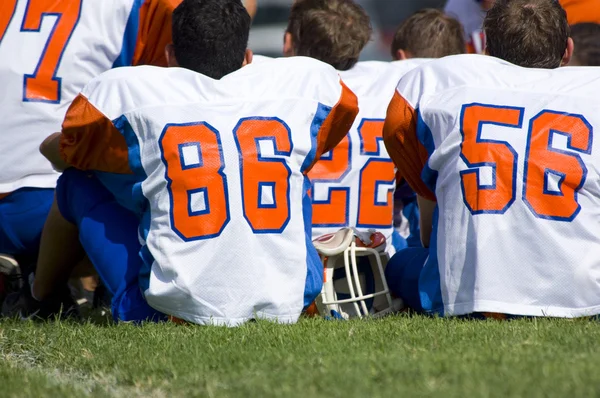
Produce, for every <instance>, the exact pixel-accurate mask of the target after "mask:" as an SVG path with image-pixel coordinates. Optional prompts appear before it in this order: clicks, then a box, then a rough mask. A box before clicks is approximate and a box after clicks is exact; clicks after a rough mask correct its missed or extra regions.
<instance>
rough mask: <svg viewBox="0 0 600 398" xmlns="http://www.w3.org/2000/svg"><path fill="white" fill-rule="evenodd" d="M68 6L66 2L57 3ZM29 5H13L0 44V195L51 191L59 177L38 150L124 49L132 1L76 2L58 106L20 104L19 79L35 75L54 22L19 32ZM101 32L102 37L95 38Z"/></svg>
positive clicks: (22, 2)
mask: <svg viewBox="0 0 600 398" xmlns="http://www.w3.org/2000/svg"><path fill="white" fill-rule="evenodd" d="M61 1H67V0H61ZM28 3H29V2H28V1H26V0H19V1H17V6H16V10H15V13H14V15H13V17H12V19H11V22H10V24H9V26H8V29H7V31H6V33H5V35H4V36H3V37H2V40H1V41H0V79H1V81H2V94H0V109H2V117H1V118H0V132H2V138H3V144H2V147H1V148H0V193H4V192H12V191H15V190H17V189H19V188H22V187H38V188H54V187H55V185H56V179H57V178H58V175H59V174H58V173H57V172H55V171H54V170H53V169H52V166H51V165H50V163H49V162H48V161H47V160H46V159H45V158H44V157H43V156H42V155H41V154H40V153H39V145H40V144H41V143H42V141H43V140H44V139H45V138H46V137H47V136H49V135H50V134H52V133H55V132H58V131H60V126H61V123H62V121H63V118H64V116H65V113H66V111H67V108H68V106H69V104H70V103H71V101H72V100H73V98H75V96H76V95H77V94H78V93H79V91H80V90H81V88H83V86H84V85H85V84H86V83H87V82H88V81H89V80H91V79H92V78H93V77H95V76H97V75H98V74H100V73H101V72H103V71H105V70H108V69H110V68H111V67H112V65H113V63H114V61H115V59H116V58H117V56H118V55H119V53H120V52H121V49H122V46H123V34H124V32H125V26H126V24H127V20H128V18H129V14H130V12H131V9H132V4H133V0H102V1H83V2H81V13H80V17H79V21H78V23H77V25H76V26H75V28H74V30H73V32H72V36H71V37H70V39H69V41H68V42H67V44H66V46H65V49H64V53H63V55H62V58H61V61H60V63H59V65H58V68H57V70H56V77H57V78H60V79H61V88H60V102H59V103H47V102H35V101H24V100H23V97H24V88H23V87H24V84H23V82H24V77H25V75H31V74H33V73H34V71H35V70H36V67H37V65H38V63H39V61H40V58H41V56H42V53H43V52H44V51H45V50H44V49H45V46H46V44H47V42H48V41H49V38H50V33H51V31H52V30H53V29H54V28H55V26H56V25H57V23H56V20H57V17H56V16H53V15H47V16H44V17H43V18H42V21H41V27H40V31H39V32H35V31H23V30H22V29H21V26H22V23H23V19H24V15H25V10H26V7H27V4H28ZM99 32H101V34H99Z"/></svg>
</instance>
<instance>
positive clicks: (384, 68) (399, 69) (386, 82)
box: [340, 59, 430, 97]
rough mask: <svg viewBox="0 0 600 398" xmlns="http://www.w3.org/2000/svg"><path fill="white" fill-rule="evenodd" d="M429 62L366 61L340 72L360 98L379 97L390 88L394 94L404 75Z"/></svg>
mask: <svg viewBox="0 0 600 398" xmlns="http://www.w3.org/2000/svg"><path fill="white" fill-rule="evenodd" d="M428 61H430V60H427V59H411V60H404V61H394V62H382V61H364V62H359V63H357V64H356V65H355V66H354V67H353V68H352V69H350V70H347V71H343V72H340V76H341V77H342V80H343V81H344V83H346V84H347V85H348V87H350V89H351V90H352V91H354V92H355V93H356V94H357V95H358V96H359V97H373V96H375V97H379V96H381V95H382V93H386V92H388V91H389V90H390V87H391V90H392V91H391V93H393V88H395V87H396V85H397V84H398V81H399V80H400V78H401V77H402V76H403V75H404V74H406V73H407V72H409V71H411V70H412V69H414V68H416V67H418V66H419V65H421V64H423V63H425V62H428Z"/></svg>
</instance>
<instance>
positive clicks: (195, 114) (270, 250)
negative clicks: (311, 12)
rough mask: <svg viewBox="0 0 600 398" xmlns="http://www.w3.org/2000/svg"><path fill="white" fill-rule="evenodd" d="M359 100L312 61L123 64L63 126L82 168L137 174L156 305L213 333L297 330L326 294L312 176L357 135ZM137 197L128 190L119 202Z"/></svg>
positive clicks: (97, 83) (68, 150) (147, 276)
mask: <svg viewBox="0 0 600 398" xmlns="http://www.w3.org/2000/svg"><path fill="white" fill-rule="evenodd" d="M357 112H358V105H357V101H356V97H355V96H354V94H353V93H352V92H351V91H350V90H349V89H348V88H346V87H345V86H344V85H343V84H342V83H341V80H340V78H339V76H338V74H337V72H336V71H335V70H334V69H333V68H331V67H330V66H328V65H326V64H324V63H322V62H320V61H316V60H313V59H310V58H300V57H298V58H290V59H281V60H272V61H270V62H266V63H262V64H259V65H249V66H246V67H244V68H242V69H241V70H239V71H237V72H234V73H232V74H230V75H228V76H225V77H224V78H222V79H221V80H218V81H217V80H213V79H210V78H207V77H204V76H202V75H200V74H198V73H195V72H192V71H190V70H186V69H182V68H164V69H163V68H153V67H137V68H120V69H116V70H114V71H110V72H107V73H106V74H104V75H103V76H101V77H99V78H98V79H95V80H94V81H92V82H91V83H90V84H89V85H88V86H87V87H86V89H85V90H84V91H83V93H82V95H80V96H79V97H78V98H77V99H76V100H75V101H74V102H73V105H72V106H71V108H70V110H69V112H68V113H67V117H66V119H65V124H64V126H63V135H62V138H63V139H62V148H63V154H64V157H65V159H66V160H67V162H68V163H70V164H72V165H74V166H76V167H79V168H82V169H92V170H98V171H104V172H108V173H127V172H129V171H132V172H133V173H135V175H136V176H137V177H138V180H139V181H140V183H141V185H137V186H136V187H134V188H133V189H130V190H129V192H133V194H134V195H133V196H134V197H133V199H132V201H133V202H135V203H133V204H131V203H130V204H128V207H134V208H141V209H145V213H144V215H143V218H142V222H141V225H140V235H141V237H142V239H143V240H144V242H145V245H144V247H143V249H142V253H141V255H142V258H143V259H144V262H145V264H146V269H145V270H144V271H143V272H142V274H141V275H140V283H141V285H142V289H143V291H144V294H145V297H146V299H147V301H148V303H149V304H150V305H151V306H153V307H155V308H156V309H158V310H159V311H162V312H164V313H166V314H169V315H173V316H176V317H178V318H182V319H185V320H188V321H190V322H195V323H200V324H207V323H216V324H226V325H237V324H239V323H242V322H244V321H246V320H248V319H252V318H256V317H259V318H267V319H273V320H278V321H280V322H295V321H296V320H297V319H298V316H299V315H300V313H301V311H302V309H303V308H304V307H306V306H308V305H310V303H311V302H312V301H313V300H314V298H315V297H316V296H317V294H318V293H319V292H320V290H321V285H322V278H323V266H322V264H321V261H320V259H319V257H318V255H317V253H316V250H315V249H314V247H313V245H312V241H311V236H310V231H311V224H310V213H311V204H310V197H309V195H308V189H309V187H310V186H309V183H308V178H307V177H306V173H307V172H308V171H309V170H310V168H311V167H312V166H313V163H314V162H315V160H316V159H317V158H318V156H320V154H321V153H323V152H324V151H326V150H329V149H330V148H332V147H334V146H335V145H336V144H337V143H338V142H339V141H340V140H341V139H342V138H343V137H344V136H345V135H346V133H347V131H348V129H349V128H350V126H351V125H352V122H353V121H354V117H355V116H356V113H357ZM116 196H117V197H121V198H123V197H124V196H125V195H123V193H119V192H117V193H116Z"/></svg>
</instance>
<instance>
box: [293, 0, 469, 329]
mask: <svg viewBox="0 0 600 398" xmlns="http://www.w3.org/2000/svg"><path fill="white" fill-rule="evenodd" d="M308 27H311V29H309V28H308ZM306 32H310V33H306ZM370 33H371V27H370V22H369V17H368V16H367V15H366V14H365V12H364V11H363V10H362V8H361V7H360V6H358V5H357V4H355V3H354V2H352V1H347V0H307V1H302V2H297V3H296V4H295V5H294V6H293V8H292V11H291V14H290V21H289V25H288V29H287V34H286V36H285V49H284V52H285V53H286V54H288V55H301V56H310V57H313V58H317V59H319V60H321V61H324V62H327V63H329V64H330V65H332V66H334V67H335V68H336V69H338V70H340V75H341V76H342V79H343V80H344V82H345V83H346V84H348V86H349V87H350V89H351V90H352V91H353V92H354V93H355V94H356V95H357V96H358V100H359V107H360V112H359V115H358V117H357V119H356V121H355V123H354V125H353V126H352V128H351V129H350V131H349V133H348V135H347V136H346V137H344V139H343V140H342V141H341V142H340V144H338V145H337V146H336V147H335V149H333V150H332V151H330V152H329V153H328V154H326V155H325V156H323V158H321V160H319V161H318V162H317V164H316V165H315V167H314V168H313V170H312V171H311V172H310V173H309V177H310V179H311V183H312V195H313V217H312V223H313V233H312V237H313V240H317V239H319V238H320V239H319V241H318V242H316V246H317V247H318V248H319V249H321V252H322V253H325V252H327V262H326V265H327V268H328V270H327V274H326V277H325V279H326V283H325V287H324V290H323V302H324V303H326V306H327V307H328V310H327V311H325V312H326V313H327V314H328V315H329V314H333V315H334V316H342V317H349V316H365V315H367V314H369V313H373V312H385V311H386V310H389V309H390V308H389V307H390V305H389V304H390V301H389V300H385V298H386V297H385V296H386V294H385V293H386V292H387V286H386V285H385V280H384V279H383V275H381V273H380V270H379V268H380V266H379V265H378V260H377V258H376V257H377V256H378V253H379V254H381V255H384V254H385V252H386V251H387V253H388V254H389V255H392V254H393V253H394V252H395V248H394V246H393V245H392V240H393V239H392V235H393V232H394V227H393V206H394V202H393V199H392V197H393V193H394V190H395V188H396V173H395V170H394V165H393V163H392V161H391V159H390V157H389V155H388V154H387V151H386V150H385V147H384V146H383V143H382V140H383V123H384V119H385V110H386V109H387V105H388V104H389V102H390V100H391V99H392V96H393V95H394V89H395V87H396V85H397V84H398V81H399V80H400V78H401V77H402V76H403V75H404V74H405V73H407V72H408V71H410V70H412V69H413V68H415V67H417V66H418V65H420V64H422V63H424V62H427V61H428V60H426V59H420V58H436V57H443V56H446V55H451V54H461V53H463V52H464V48H465V43H464V39H463V36H462V28H461V26H460V24H459V23H458V21H456V20H454V19H453V18H450V17H447V16H445V15H444V14H443V13H442V12H440V11H437V10H432V9H426V10H423V11H420V12H418V13H416V14H415V15H413V16H411V17H410V18H409V19H408V20H406V21H405V22H404V23H403V24H402V26H400V28H399V29H398V32H397V34H396V36H395V40H394V44H393V50H392V52H393V54H394V56H395V57H397V58H398V59H403V60H402V61H399V62H391V63H390V62H378V61H369V62H358V59H359V55H360V52H361V50H362V48H363V47H364V46H365V45H366V43H367V41H368V39H369V37H370ZM408 58H416V59H410V60H409V59H408ZM413 195H414V194H413ZM413 210H415V212H416V208H414V207H413ZM417 218H418V215H417ZM347 227H351V228H355V229H356V230H357V231H358V233H357V234H358V235H359V237H357V238H356V239H350V237H349V236H348V233H347V232H346V231H344V232H341V233H340V234H339V236H333V235H331V234H335V233H336V232H337V231H339V230H340V228H347ZM417 231H418V228H417ZM374 232H377V233H379V234H380V235H382V236H383V237H385V241H384V242H385V243H387V247H385V248H383V249H384V250H379V252H376V251H374V250H373V251H368V250H366V249H365V247H364V246H369V245H373V244H375V243H378V244H380V243H381V240H380V239H379V238H378V236H372V237H371V236H370V235H371V234H372V233H374ZM323 236H327V237H326V238H321V237H323ZM353 243H355V244H357V245H358V246H357V248H355V249H352V247H351V246H350V245H351V244H353ZM343 244H346V247H344V245H343ZM332 246H333V247H332ZM380 249H381V248H380ZM334 253H335V254H334ZM356 256H358V257H360V258H355V257H356ZM367 257H368V259H367ZM384 257H385V256H384ZM338 260H339V261H338ZM368 260H370V261H368ZM354 263H356V264H354ZM348 264H354V265H353V267H349V265H348ZM383 265H384V266H385V259H384V260H383ZM351 269H354V270H356V271H355V272H356V273H359V274H360V275H354V274H353V273H354V271H352V272H348V270H351ZM360 281H362V282H360ZM361 284H362V286H359V285H361ZM374 295H376V296H374ZM373 297H375V299H373ZM327 303H328V304H327ZM322 308H323V307H322Z"/></svg>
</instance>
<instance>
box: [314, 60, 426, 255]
mask: <svg viewBox="0 0 600 398" xmlns="http://www.w3.org/2000/svg"><path fill="white" fill-rule="evenodd" d="M426 61H427V60H425V59H412V60H408V61H398V62H391V63H390V62H379V61H369V62H359V63H358V64H357V65H356V66H355V67H354V68H352V69H350V70H349V71H345V72H340V75H341V76H342V79H343V80H344V83H346V84H347V85H348V87H349V88H350V89H351V90H352V91H353V92H354V93H355V94H356V95H357V97H358V102H359V108H360V111H359V114H358V117H357V118H356V120H355V122H354V125H353V126H352V128H351V129H350V131H349V133H348V135H347V136H346V137H344V139H343V140H342V141H341V142H340V143H339V144H338V145H337V146H336V147H335V149H333V150H332V151H330V152H329V153H327V154H325V155H324V156H323V157H321V159H320V160H319V161H318V162H317V164H316V165H315V167H314V168H313V169H312V170H311V172H310V173H309V177H310V179H311V182H312V195H313V239H316V238H317V237H319V236H321V235H325V234H330V233H334V232H337V231H338V230H339V229H340V228H343V227H355V228H357V229H359V230H361V231H368V230H376V231H378V232H381V233H382V234H383V235H384V236H385V237H386V243H387V251H388V253H389V254H390V255H391V254H393V253H394V249H393V246H392V244H391V243H392V232H393V206H394V202H393V192H394V190H395V188H396V172H395V168H394V164H393V163H392V161H391V159H390V157H389V155H388V153H387V150H386V149H385V146H384V144H383V123H384V120H385V113H386V110H387V105H388V104H389V102H390V100H391V99H392V96H393V95H394V88H395V87H396V85H397V84H398V81H399V80H400V78H401V77H402V76H403V75H404V74H405V73H407V72H409V71H410V70H412V69H413V68H415V67H417V66H418V65H421V64H422V63H424V62H426Z"/></svg>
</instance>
